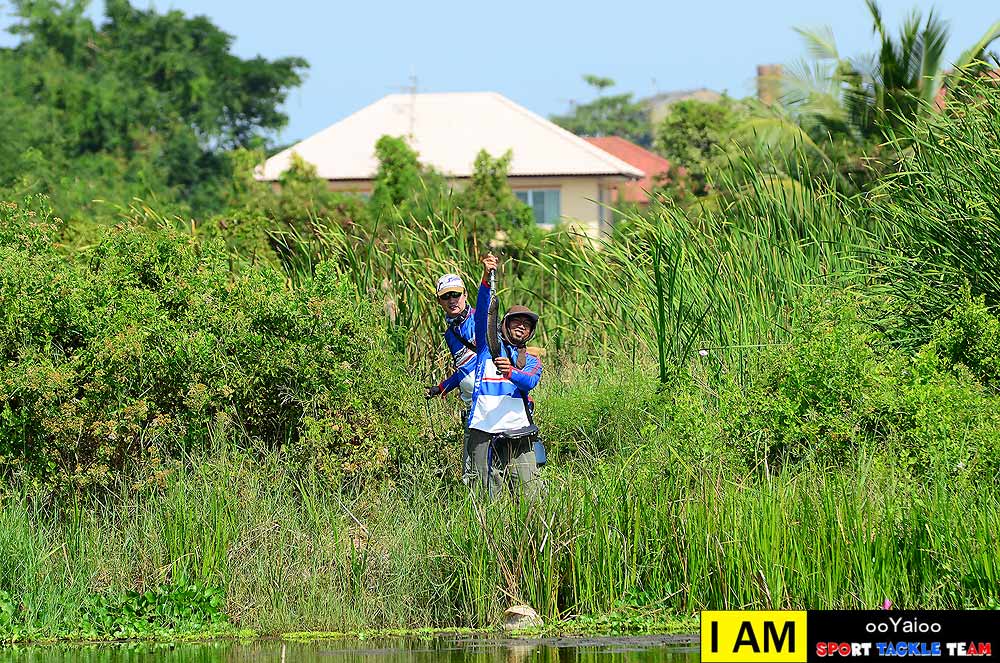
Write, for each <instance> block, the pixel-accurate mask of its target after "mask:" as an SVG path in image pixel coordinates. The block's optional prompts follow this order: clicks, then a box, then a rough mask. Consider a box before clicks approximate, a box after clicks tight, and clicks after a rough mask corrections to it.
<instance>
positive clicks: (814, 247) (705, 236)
mask: <svg viewBox="0 0 1000 663" xmlns="http://www.w3.org/2000/svg"><path fill="white" fill-rule="evenodd" d="M743 167H744V168H747V167H749V166H748V165H746V164H744V165H743ZM741 188H742V191H743V193H742V195H741V196H740V197H739V198H738V199H737V200H736V201H735V202H729V203H727V204H723V203H716V204H713V205H704V206H700V207H695V208H693V209H690V210H683V209H680V208H678V207H676V206H673V205H671V204H665V203H655V204H653V205H652V207H651V208H650V209H648V210H644V211H642V212H635V211H633V212H630V213H625V214H624V215H620V218H619V219H618V221H617V223H616V227H615V230H614V231H613V233H612V234H611V235H608V236H604V237H601V238H591V237H587V236H584V235H580V234H578V233H577V232H575V231H574V230H572V228H567V229H563V230H559V231H556V232H554V233H549V234H546V235H539V236H538V239H537V243H530V242H529V243H527V244H525V243H524V241H523V238H522V240H521V243H519V244H517V245H516V246H514V245H509V244H505V240H504V238H503V237H500V236H498V237H497V238H496V239H495V241H493V242H491V243H490V245H487V246H480V245H478V243H477V241H476V233H475V232H474V229H470V228H468V227H466V226H465V222H464V219H463V217H462V214H461V211H460V210H456V209H454V208H453V207H451V206H448V205H444V204H443V205H442V208H441V209H444V210H446V211H444V212H440V213H435V214H431V215H429V216H428V217H426V218H424V219H416V218H409V219H403V218H396V219H385V220H383V222H382V223H381V224H380V225H379V226H378V227H376V228H375V229H374V230H364V229H361V228H359V227H351V228H348V229H345V228H341V227H339V226H325V225H323V224H322V222H320V221H319V220H313V222H312V227H313V229H314V232H313V233H312V234H309V235H302V234H299V233H288V232H284V233H276V234H275V238H276V240H277V241H278V242H279V243H280V244H281V245H282V246H283V247H285V249H284V254H285V255H286V257H287V259H286V263H285V264H286V268H287V269H288V271H289V274H290V276H291V278H292V279H293V280H296V281H300V280H306V279H308V278H309V276H310V275H311V273H312V271H313V269H314V268H315V265H316V264H318V262H320V261H323V260H326V261H329V262H331V263H333V264H336V265H337V266H338V269H339V270H340V271H341V272H342V273H343V274H344V276H345V277H346V278H348V279H350V280H351V281H352V282H353V283H354V285H355V286H356V288H357V291H358V296H359V297H360V298H362V299H364V300H366V301H374V302H376V303H377V304H378V305H381V306H382V307H384V309H385V311H386V314H387V320H388V324H389V325H390V326H391V327H392V328H394V329H396V330H397V332H398V334H397V340H398V342H399V344H400V346H401V348H400V349H403V350H405V351H406V352H407V353H408V355H409V356H410V358H411V359H412V360H414V361H418V362H421V363H426V362H427V361H428V358H433V357H434V356H435V355H434V351H433V350H429V348H439V347H441V344H440V342H439V340H440V334H441V321H440V312H439V309H438V307H437V304H436V302H435V301H434V298H433V282H434V280H435V279H436V277H437V276H438V275H439V274H441V273H443V272H445V271H457V272H460V273H462V274H464V275H465V277H466V281H467V283H468V284H469V286H470V288H472V289H473V290H474V288H475V285H476V284H477V283H478V278H479V274H480V269H481V268H480V267H479V264H478V259H479V257H480V256H482V255H485V253H486V252H487V251H489V250H492V251H494V252H496V253H500V254H506V253H510V254H511V256H512V257H511V259H510V260H506V261H505V264H504V266H503V268H502V272H501V275H500V284H501V293H500V294H501V298H502V299H503V300H504V301H506V302H508V303H509V302H513V301H515V300H517V301H519V302H527V303H530V304H531V305H532V306H533V307H535V308H537V309H538V311H539V312H540V313H541V316H542V323H541V326H540V329H539V340H540V342H541V343H542V344H543V345H545V346H547V349H550V350H555V351H557V352H559V353H560V354H561V355H562V356H567V357H574V356H575V357H581V356H585V355H595V354H603V355H611V354H614V355H618V356H626V357H633V358H638V359H640V360H642V361H643V362H644V363H645V361H646V360H647V359H650V358H651V359H653V360H654V361H655V362H656V363H658V364H659V367H660V375H661V378H662V379H666V377H667V373H668V372H671V371H673V370H674V369H675V368H676V367H678V366H684V365H686V364H687V362H689V361H690V360H691V357H692V355H693V354H694V353H695V352H696V351H698V350H703V349H709V350H710V351H711V352H714V353H717V355H718V357H719V358H720V360H724V361H725V363H726V364H727V365H731V366H733V367H735V369H736V370H740V371H742V370H745V366H746V365H747V362H748V358H749V357H752V355H753V350H754V348H755V347H757V346H759V345H760V344H761V343H769V342H771V341H774V340H775V339H780V338H782V333H783V330H784V329H785V328H787V325H788V323H789V319H790V317H791V316H792V314H793V304H794V303H795V302H796V301H797V298H799V297H800V296H801V294H802V292H803V289H804V288H808V287H810V286H811V285H814V284H816V283H818V282H826V283H829V282H834V283H838V284H842V283H853V282H857V281H858V280H859V278H860V277H859V275H858V269H857V261H856V259H855V256H856V254H857V250H858V247H859V246H862V245H864V244H865V242H867V241H868V240H869V236H868V235H867V234H866V233H865V232H863V231H862V229H861V227H860V226H861V224H859V222H858V219H857V218H856V214H855V212H854V211H853V210H854V205H855V204H856V201H850V200H848V199H845V198H844V197H843V196H841V195H840V194H837V193H835V192H834V191H832V190H829V191H828V190H825V189H823V187H822V186H821V185H820V184H815V185H813V186H811V187H805V186H794V187H789V186H786V185H785V183H783V182H781V181H780V180H777V179H775V178H759V177H758V178H749V183H748V184H745V185H741Z"/></svg>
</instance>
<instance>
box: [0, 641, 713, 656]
mask: <svg viewBox="0 0 1000 663" xmlns="http://www.w3.org/2000/svg"><path fill="white" fill-rule="evenodd" d="M699 660H700V659H699V656H698V652H697V650H696V648H695V647H694V646H693V645H692V644H691V642H690V639H685V638H678V637H676V636H636V637H623V638H603V637H602V638H541V639H530V640H525V639H507V638H482V637H478V638H473V637H471V636H463V637H437V638H433V639H419V638H412V639H400V638H393V639H370V640H328V641H323V642H308V643H299V642H280V641H275V640H264V641H253V642H208V643H198V644H149V643H122V644H115V645H73V646H70V645H51V646H39V647H9V648H5V649H0V663H7V662H8V661H28V662H34V663H62V662H63V661H67V662H68V661H74V662H75V663H132V662H136V663H137V662H139V661H142V662H143V663H181V662H182V661H183V662H184V663H251V662H257V661H277V662H279V663H313V662H316V663H319V662H322V663H349V662H352V663H353V662H355V661H357V662H362V661H363V662H365V663H373V662H374V661H418V662H423V663H446V662H447V663H590V662H592V661H593V662H597V661H600V662H601V663H605V662H615V663H646V662H647V661H649V662H652V661H667V662H668V663H698V661H699Z"/></svg>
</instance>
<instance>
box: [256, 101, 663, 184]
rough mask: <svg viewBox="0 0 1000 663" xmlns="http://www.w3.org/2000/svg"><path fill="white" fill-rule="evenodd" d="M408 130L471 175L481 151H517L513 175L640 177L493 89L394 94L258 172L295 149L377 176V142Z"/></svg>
mask: <svg viewBox="0 0 1000 663" xmlns="http://www.w3.org/2000/svg"><path fill="white" fill-rule="evenodd" d="M384 135H390V136H403V137H405V138H407V141H408V142H409V144H410V145H411V146H412V147H413V148H414V149H415V150H416V151H417V152H418V154H419V155H420V161H421V163H424V164H426V165H429V166H432V167H434V168H435V169H436V170H438V171H440V172H441V173H443V174H445V175H449V176H451V177H468V176H470V175H471V174H472V171H473V162H474V161H475V158H476V154H477V153H478V152H479V150H481V149H485V150H486V151H487V152H489V153H490V154H491V155H493V156H500V155H501V154H503V153H504V152H506V151H507V150H508V149H509V150H511V151H512V152H513V155H514V158H513V160H512V161H511V165H510V171H509V173H508V174H509V175H511V176H539V175H622V176H625V177H631V178H640V177H643V175H644V174H643V172H642V171H641V170H639V169H638V168H635V167H634V166H632V165H630V164H628V163H625V162H624V161H622V160H620V159H618V158H616V157H614V156H612V155H611V154H608V153H607V152H605V151H604V150H602V149H600V148H598V147H595V146H593V145H591V144H590V143H588V142H587V141H585V140H583V139H582V138H580V137H579V136H576V135H574V134H572V133H570V132H569V131H566V130H565V129H563V128H561V127H559V126H556V125H555V124H553V123H552V122H549V121H548V120H546V119H545V118H543V117H540V116H538V115H536V114H534V113H532V112H531V111H529V110H528V109H526V108H523V107H522V106H519V105H517V104H515V103H514V102H513V101H511V100H510V99H507V98H506V97H504V96H502V95H500V94H497V93H495V92H465V93H438V94H412V95H411V94H390V95H389V96H387V97H383V98H382V99H380V100H379V101H376V102H375V103H373V104H372V105H370V106H367V107H365V108H362V109H361V110H359V111H357V112H356V113H354V114H353V115H350V116H348V117H346V118H344V119H343V120H341V121H340V122H337V123H336V124H334V125H331V126H329V127H327V128H326V129H324V130H323V131H320V132H319V133H317V134H315V135H313V136H310V137H309V138H306V139H305V140H303V141H302V142H300V143H296V144H295V145H293V146H291V147H289V148H288V149H286V150H284V151H282V152H279V153H278V154H276V155H274V156H273V157H271V158H270V159H268V160H267V161H266V162H265V163H264V165H263V167H262V168H261V167H258V169H257V178H258V179H261V180H268V181H271V180H277V179H278V176H279V175H280V174H281V173H282V172H283V171H284V170H286V169H287V168H288V166H289V165H290V163H291V155H292V153H293V152H296V153H298V155H299V156H300V157H302V158H303V159H305V160H306V161H308V162H309V163H312V164H313V165H315V166H316V169H317V172H318V174H319V176H320V177H321V178H323V179H328V180H367V179H372V178H374V177H375V172H376V170H377V169H378V161H377V160H376V159H375V142H376V141H377V140H378V139H379V138H381V137H382V136H384Z"/></svg>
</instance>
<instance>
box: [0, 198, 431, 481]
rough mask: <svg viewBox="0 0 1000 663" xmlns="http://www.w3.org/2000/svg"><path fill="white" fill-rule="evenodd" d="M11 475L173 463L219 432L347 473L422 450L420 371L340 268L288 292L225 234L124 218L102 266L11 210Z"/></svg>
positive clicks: (5, 427)
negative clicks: (240, 256) (232, 260)
mask: <svg viewBox="0 0 1000 663" xmlns="http://www.w3.org/2000/svg"><path fill="white" fill-rule="evenodd" d="M0 215H2V217H0V223H2V228H3V229H2V231H0V299H2V300H3V301H4V302H5V307H4V308H5V310H4V316H3V318H2V319H0V360H2V362H3V365H2V368H0V476H2V477H3V479H4V480H7V481H10V480H14V479H25V480H31V481H33V482H39V483H41V484H47V485H56V486H72V487H79V488H84V487H88V486H106V485H109V484H111V483H112V482H114V481H115V479H116V477H129V478H137V477H139V476H142V477H144V478H146V479H150V478H156V477H157V472H160V478H162V468H163V467H165V466H166V465H167V464H168V461H170V460H172V459H177V458H179V457H180V456H181V455H182V454H183V453H185V452H187V451H190V450H193V449H196V448H199V447H202V446H204V445H206V444H208V443H210V442H212V441H213V440H221V439H236V440H238V441H240V443H243V444H249V445H256V446H260V445H264V446H267V447H272V448H273V447H278V446H284V447H285V448H287V450H288V451H289V452H290V453H291V456H292V457H293V458H295V459H296V460H297V461H298V462H299V463H300V464H303V465H316V466H317V467H319V468H320V469H321V470H322V471H323V472H324V473H326V474H327V475H329V476H331V477H335V478H338V479H343V480H347V481H356V480H361V479H363V478H365V477H372V476H383V475H387V474H390V475H391V473H392V472H393V471H394V470H393V468H394V467H396V463H397V462H401V461H403V460H404V459H409V458H410V457H411V455H412V453H413V451H414V449H415V448H416V445H417V441H418V436H419V433H418V430H417V429H416V428H415V424H416V422H417V421H419V419H418V417H417V416H416V414H415V412H416V410H415V406H414V404H415V403H416V402H417V398H416V393H417V392H416V389H417V388H416V385H415V383H414V382H413V380H412V379H411V378H410V377H409V376H408V374H407V373H406V372H405V370H404V366H403V362H402V360H401V359H400V358H399V357H398V356H396V355H395V354H393V353H392V352H391V351H390V350H388V349H387V348H389V347H390V345H391V344H390V342H389V339H388V336H387V334H386V332H385V330H384V324H383V323H382V321H381V320H380V318H379V316H378V314H377V313H376V309H375V308H374V307H372V306H370V305H368V304H367V303H366V302H363V301H362V302H361V303H358V301H359V299H358V297H357V296H356V294H355V293H354V291H353V290H352V289H351V288H350V286H349V285H347V284H345V283H344V282H343V281H342V280H340V279H339V278H338V277H337V276H336V275H335V274H334V272H333V270H332V269H330V268H328V267H327V266H321V267H320V268H319V269H318V270H317V274H316V276H315V278H313V279H311V280H309V281H308V282H307V283H305V284H304V285H303V286H302V287H300V288H297V289H294V290H292V289H289V288H288V287H287V286H286V283H285V280H284V278H283V277H282V276H281V275H280V274H279V273H278V272H276V271H274V270H273V269H271V268H269V267H253V268H250V269H247V270H244V271H243V272H242V273H240V274H239V275H238V276H235V277H234V276H232V275H231V273H230V271H229V262H228V257H227V255H226V253H225V250H224V247H222V246H221V244H218V243H212V242H208V243H201V244H199V243H197V242H196V241H194V240H193V239H192V238H191V237H188V236H184V235H180V234H176V233H172V232H169V231H162V232H153V231H148V230H144V229H142V228H138V227H135V226H121V227H118V228H116V229H114V230H113V231H111V232H109V233H108V235H107V236H106V238H105V239H104V241H102V243H101V244H100V245H99V246H98V247H96V248H95V249H94V250H93V251H92V252H91V253H90V254H89V255H88V256H87V257H88V260H87V262H86V264H85V265H84V264H80V263H74V262H71V261H70V260H69V259H68V258H65V257H64V256H62V255H61V254H59V253H58V252H57V251H56V250H55V248H54V247H53V244H52V242H51V240H50V236H51V227H50V226H49V224H48V219H47V218H46V217H45V215H44V214H43V215H41V216H38V215H35V214H33V213H32V212H30V211H27V210H25V209H22V208H18V207H17V206H14V205H10V204H5V205H4V206H3V207H2V208H0Z"/></svg>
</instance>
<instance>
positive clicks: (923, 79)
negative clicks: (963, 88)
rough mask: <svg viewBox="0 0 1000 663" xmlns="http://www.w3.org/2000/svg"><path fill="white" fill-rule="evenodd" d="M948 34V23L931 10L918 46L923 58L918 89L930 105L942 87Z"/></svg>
mask: <svg viewBox="0 0 1000 663" xmlns="http://www.w3.org/2000/svg"><path fill="white" fill-rule="evenodd" d="M948 32H949V31H948V25H947V23H945V22H944V21H942V20H940V19H938V18H937V17H936V16H935V15H934V11H933V10H931V13H930V14H929V15H928V16H927V23H926V24H924V29H923V30H922V31H921V33H920V39H919V45H918V50H919V51H920V56H921V57H920V69H919V71H920V74H919V76H920V77H919V80H918V81H917V89H918V90H919V91H920V98H921V99H923V100H924V101H925V102H928V103H930V102H932V101H934V97H935V96H937V92H938V88H939V87H940V86H941V64H942V62H943V58H944V49H945V47H946V46H947V44H948V36H949V35H948Z"/></svg>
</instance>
